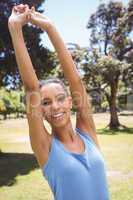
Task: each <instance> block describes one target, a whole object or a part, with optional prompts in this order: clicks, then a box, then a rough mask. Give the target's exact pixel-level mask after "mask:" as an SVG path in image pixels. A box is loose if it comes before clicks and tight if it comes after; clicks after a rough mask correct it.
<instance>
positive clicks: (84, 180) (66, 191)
mask: <svg viewBox="0 0 133 200" xmlns="http://www.w3.org/2000/svg"><path fill="white" fill-rule="evenodd" d="M76 132H77V134H79V136H80V137H81V139H82V140H83V142H84V144H85V151H84V152H83V153H73V152H71V151H69V150H67V149H66V148H65V146H64V145H63V143H61V142H60V141H59V140H58V139H57V138H56V137H54V138H53V139H52V144H51V150H50V153H49V157H48V161H47V162H46V164H45V165H44V166H43V167H42V172H43V175H44V176H45V178H46V180H47V181H48V183H49V185H50V187H51V190H52V192H53V195H54V199H55V200H109V193H108V185H107V180H106V174H105V165H104V159H103V157H102V154H101V152H100V151H99V149H98V148H97V147H96V145H95V143H94V141H93V140H92V139H91V137H90V136H89V135H88V134H86V133H84V132H83V131H81V130H80V129H79V128H76Z"/></svg>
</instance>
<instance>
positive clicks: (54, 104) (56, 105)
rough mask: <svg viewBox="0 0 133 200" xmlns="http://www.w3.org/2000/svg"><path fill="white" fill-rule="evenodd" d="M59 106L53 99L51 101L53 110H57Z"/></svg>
mask: <svg viewBox="0 0 133 200" xmlns="http://www.w3.org/2000/svg"><path fill="white" fill-rule="evenodd" d="M59 108H60V104H59V103H58V102H57V101H54V102H53V103H52V109H53V110H58V109H59Z"/></svg>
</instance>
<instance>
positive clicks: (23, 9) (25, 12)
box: [8, 4, 52, 31]
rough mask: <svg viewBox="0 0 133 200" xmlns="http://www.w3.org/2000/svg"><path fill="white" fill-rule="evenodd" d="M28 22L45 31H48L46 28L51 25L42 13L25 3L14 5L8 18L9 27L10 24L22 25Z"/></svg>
mask: <svg viewBox="0 0 133 200" xmlns="http://www.w3.org/2000/svg"><path fill="white" fill-rule="evenodd" d="M28 22H30V23H31V24H33V25H36V26H38V27H40V28H42V29H44V30H45V31H48V28H49V27H50V26H51V25H52V22H51V21H50V20H49V19H48V18H47V17H45V16H44V15H43V14H41V13H39V12H37V11H35V8H34V7H31V9H30V8H29V6H28V5H27V4H25V5H24V4H20V5H17V6H14V7H13V9H12V13H11V16H10V17H9V20H8V25H9V28H10V26H12V25H20V26H21V27H22V26H24V25H25V24H27V23H28Z"/></svg>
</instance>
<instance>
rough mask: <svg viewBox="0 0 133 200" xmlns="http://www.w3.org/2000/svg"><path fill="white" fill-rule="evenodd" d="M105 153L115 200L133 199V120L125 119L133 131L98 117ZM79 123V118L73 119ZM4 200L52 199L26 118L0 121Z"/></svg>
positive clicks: (0, 190)
mask: <svg viewBox="0 0 133 200" xmlns="http://www.w3.org/2000/svg"><path fill="white" fill-rule="evenodd" d="M94 118H95V122H96V125H97V128H98V133H99V134H98V137H99V141H100V144H101V150H102V152H103V155H104V157H105V161H106V167H107V175H108V176H107V177H108V184H109V191H110V195H111V200H132V199H133V134H132V133H133V129H131V124H132V122H131V121H132V120H131V117H128V116H127V117H126V116H124V117H121V121H122V123H123V124H126V125H127V126H128V127H130V129H127V130H125V131H119V132H110V131H108V130H107V129H105V126H106V125H107V124H108V119H109V116H108V115H106V114H101V115H100V114H96V115H95V116H94ZM72 121H73V124H75V119H74V118H73V119H72ZM0 149H1V151H2V153H1V154H0V158H1V159H0V166H1V168H0V200H51V199H52V193H51V191H50V188H49V186H48V183H47V181H46V180H45V179H44V178H43V176H42V172H41V170H40V169H39V167H38V165H37V162H36V161H35V158H34V157H33V156H32V150H31V147H30V143H29V137H28V126H27V122H26V119H22V120H18V119H17V120H7V121H1V122H0Z"/></svg>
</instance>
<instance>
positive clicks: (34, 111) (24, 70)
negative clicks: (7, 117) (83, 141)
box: [8, 5, 49, 166]
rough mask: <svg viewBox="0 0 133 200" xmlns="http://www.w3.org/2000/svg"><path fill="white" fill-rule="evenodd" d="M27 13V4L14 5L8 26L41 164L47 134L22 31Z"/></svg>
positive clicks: (31, 134) (37, 87)
mask: <svg viewBox="0 0 133 200" xmlns="http://www.w3.org/2000/svg"><path fill="white" fill-rule="evenodd" d="M28 14H29V8H28V6H27V5H26V6H24V5H20V6H17V7H14V8H13V10H12V14H11V16H10V18H9V22H8V26H9V31H10V34H11V38H12V42H13V47H14V50H15V56H16V60H17V64H18V68H19V72H20V75H21V78H22V81H23V84H24V87H25V91H26V104H27V118H28V124H29V132H30V141H31V145H32V149H33V151H34V152H35V155H36V156H37V159H38V161H39V164H40V165H41V166H42V165H43V164H44V162H45V161H46V160H47V157H48V151H49V136H48V134H47V130H46V129H45V127H44V125H43V118H42V112H41V97H40V91H39V84H38V79H37V76H36V74H35V71H34V68H33V66H32V62H31V59H30V56H29V54H28V51H27V48H26V45H25V42H24V38H23V33H22V26H23V25H24V24H26V23H27V22H28Z"/></svg>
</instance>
